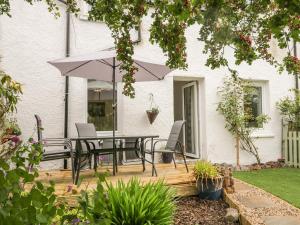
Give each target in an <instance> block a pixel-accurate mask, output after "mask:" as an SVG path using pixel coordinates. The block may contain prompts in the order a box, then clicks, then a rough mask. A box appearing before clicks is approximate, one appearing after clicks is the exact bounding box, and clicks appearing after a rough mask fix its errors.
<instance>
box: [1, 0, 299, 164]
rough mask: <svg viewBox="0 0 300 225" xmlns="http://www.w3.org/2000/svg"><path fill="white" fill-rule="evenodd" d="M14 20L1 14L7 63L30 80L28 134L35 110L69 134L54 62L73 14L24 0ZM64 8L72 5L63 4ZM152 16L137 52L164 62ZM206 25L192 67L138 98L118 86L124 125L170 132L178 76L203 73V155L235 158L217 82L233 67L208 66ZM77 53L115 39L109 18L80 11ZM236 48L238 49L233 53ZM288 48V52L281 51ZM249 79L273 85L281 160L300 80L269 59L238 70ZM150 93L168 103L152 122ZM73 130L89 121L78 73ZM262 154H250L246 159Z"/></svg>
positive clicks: (269, 136) (271, 140) (273, 153)
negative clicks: (93, 18)
mask: <svg viewBox="0 0 300 225" xmlns="http://www.w3.org/2000/svg"><path fill="white" fill-rule="evenodd" d="M11 3H12V16H13V17H12V18H8V17H6V16H1V17H0V55H1V56H2V62H1V63H0V66H1V68H2V69H4V70H5V71H6V72H7V73H9V74H11V75H12V76H13V78H14V79H16V80H17V81H20V82H21V83H22V84H23V85H24V95H23V97H22V101H21V102H20V104H19V106H18V114H17V116H18V120H19V124H20V126H21V128H22V130H23V136H24V138H27V137H29V136H30V135H31V134H32V132H33V129H34V126H35V121H34V117H33V115H34V114H35V113H37V114H39V115H40V116H41V117H42V119H43V122H44V128H45V136H46V137H62V136H63V126H64V81H65V78H64V77H61V76H60V73H59V72H58V71H57V70H56V69H55V68H54V67H52V66H50V65H49V64H47V61H49V60H53V59H57V58H63V57H65V32H66V31H65V28H66V25H65V23H66V18H65V14H64V12H63V10H62V15H61V17H60V18H58V19H54V18H53V16H52V15H51V14H49V13H48V11H47V7H46V6H45V5H44V4H42V3H35V4H34V5H33V6H30V5H28V4H27V3H24V2H23V1H12V2H11ZM61 8H62V9H63V8H64V6H63V5H62V6H61ZM150 23H151V20H150V18H146V19H145V20H144V21H143V23H142V25H141V31H142V32H141V33H142V42H141V43H140V44H138V45H137V46H136V52H137V53H138V54H140V55H142V56H143V57H144V58H149V59H151V60H152V61H153V62H160V61H161V60H163V59H164V58H163V56H162V53H161V50H160V49H159V48H158V47H157V46H150V44H149V42H148V39H149V32H148V28H149V26H150ZM197 34H198V27H197V26H193V27H191V28H189V29H188V30H187V35H186V36H187V39H188V44H187V50H188V63H189V69H188V70H187V71H174V72H172V73H171V74H170V75H168V76H167V77H166V78H165V80H163V81H159V82H158V81H157V82H139V83H136V84H135V85H134V86H135V89H136V98H135V99H130V98H128V97H124V96H122V86H121V85H118V127H119V132H120V133H124V134H149V133H150V134H159V135H160V136H161V137H162V138H166V137H167V136H168V134H169V132H170V129H171V126H172V123H173V121H174V111H173V79H184V78H185V77H186V79H195V80H198V82H199V94H200V98H199V112H200V134H199V138H200V140H201V141H200V148H201V155H202V157H203V158H205V159H208V160H211V161H213V162H227V163H234V162H235V151H234V140H233V138H232V136H231V135H230V134H229V133H228V132H227V130H225V128H224V119H223V117H222V116H221V115H219V114H218V112H216V106H217V102H218V96H217V93H216V92H217V87H218V86H221V85H222V80H223V78H224V75H225V74H228V71H227V70H226V69H219V70H214V71H212V70H210V69H209V68H207V67H205V66H204V64H205V60H206V57H205V56H204V55H203V54H202V44H201V43H200V42H199V41H198V40H197ZM70 44H71V55H77V54H83V53H87V52H92V51H95V50H99V49H103V48H107V47H110V46H112V45H113V40H112V39H111V37H110V32H109V30H108V28H107V27H106V26H105V25H104V24H102V23H92V22H88V21H86V20H81V19H78V18H75V17H73V16H72V19H71V43H70ZM228 54H230V53H228ZM278 54H280V52H278ZM237 69H238V70H239V72H240V73H241V75H242V76H243V77H244V78H246V79H255V80H264V81H265V82H266V83H268V90H269V92H268V93H267V95H268V96H269V97H268V99H269V100H268V101H267V108H268V109H269V116H270V117H271V121H270V122H269V124H268V125H267V126H266V127H265V129H264V130H261V131H260V134H259V135H258V136H259V138H258V139H257V144H258V146H259V151H260V154H261V157H262V160H263V161H269V160H276V159H277V158H279V157H280V151H281V118H280V116H279V112H278V110H277V109H276V107H275V103H276V102H277V101H278V100H279V99H280V98H281V97H282V96H285V95H287V94H289V93H288V90H289V89H290V88H293V87H294V79H293V77H291V76H287V75H278V73H277V71H276V70H275V69H274V68H273V67H271V66H269V65H268V64H267V63H264V62H263V61H257V62H256V63H254V64H253V65H252V66H248V65H241V66H239V67H238V68H237ZM149 93H153V94H154V100H155V102H156V104H158V106H159V108H160V113H159V115H158V117H157V119H156V121H155V122H154V123H153V124H152V125H150V124H149V122H148V119H147V116H146V113H145V111H146V110H147V109H148V108H149V100H148V99H149ZM69 111H70V113H69V115H70V118H69V133H70V136H74V135H76V131H75V126H74V123H75V122H86V118H87V82H86V80H84V79H81V78H71V79H70V106H69ZM254 161H255V159H254V158H253V157H252V156H249V155H248V154H247V153H244V152H242V154H241V163H243V164H248V163H252V162H254ZM43 165H47V167H48V168H49V167H51V168H54V167H61V166H62V161H54V162H51V163H48V164H43Z"/></svg>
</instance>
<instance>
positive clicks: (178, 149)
mask: <svg viewBox="0 0 300 225" xmlns="http://www.w3.org/2000/svg"><path fill="white" fill-rule="evenodd" d="M184 124H185V121H184V120H178V121H175V122H174V124H173V126H172V129H171V132H170V135H169V138H168V139H154V143H153V149H148V150H145V153H146V154H150V155H151V160H152V176H153V175H154V173H155V174H156V176H157V171H156V168H155V164H154V156H155V153H172V158H173V162H174V165H175V168H176V161H175V155H176V154H179V155H182V157H183V161H184V164H185V168H186V171H187V172H189V168H188V166H187V163H186V155H185V149H184V145H183V144H182V143H181V141H180V140H179V138H180V134H181V132H182V128H183V126H184ZM161 142H166V145H165V147H164V148H163V149H156V145H157V144H158V143H161ZM145 144H146V143H145Z"/></svg>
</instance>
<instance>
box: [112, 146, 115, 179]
mask: <svg viewBox="0 0 300 225" xmlns="http://www.w3.org/2000/svg"><path fill="white" fill-rule="evenodd" d="M112 164H113V175H114V176H115V175H116V153H115V152H114V153H113V160H112Z"/></svg>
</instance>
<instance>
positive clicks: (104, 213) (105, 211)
mask: <svg viewBox="0 0 300 225" xmlns="http://www.w3.org/2000/svg"><path fill="white" fill-rule="evenodd" d="M104 183H106V185H104ZM105 190H107V191H105ZM174 197H175V193H174V191H173V190H172V189H170V188H169V187H167V186H166V185H164V183H163V182H162V181H159V182H156V183H147V184H145V185H143V184H142V183H141V182H140V181H139V180H137V179H136V178H133V179H131V180H130V181H129V182H128V183H127V184H125V183H124V182H123V181H121V180H119V181H118V183H117V184H116V186H113V185H112V184H108V183H107V182H105V178H104V177H103V176H99V181H98V184H97V188H96V190H95V191H94V192H93V193H92V195H91V196H89V195H88V193H87V192H82V197H81V199H80V201H79V203H80V205H81V208H80V211H81V210H82V214H83V215H84V217H85V220H86V221H89V222H91V223H92V224H116V225H117V224H124V225H146V224H157V225H164V224H165V225H169V224H171V223H172V220H173V214H174V211H175V203H174Z"/></svg>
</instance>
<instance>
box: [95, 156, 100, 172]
mask: <svg viewBox="0 0 300 225" xmlns="http://www.w3.org/2000/svg"><path fill="white" fill-rule="evenodd" d="M98 157H99V155H98V154H96V153H95V154H94V170H95V172H97V165H98V164H97V161H98Z"/></svg>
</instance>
